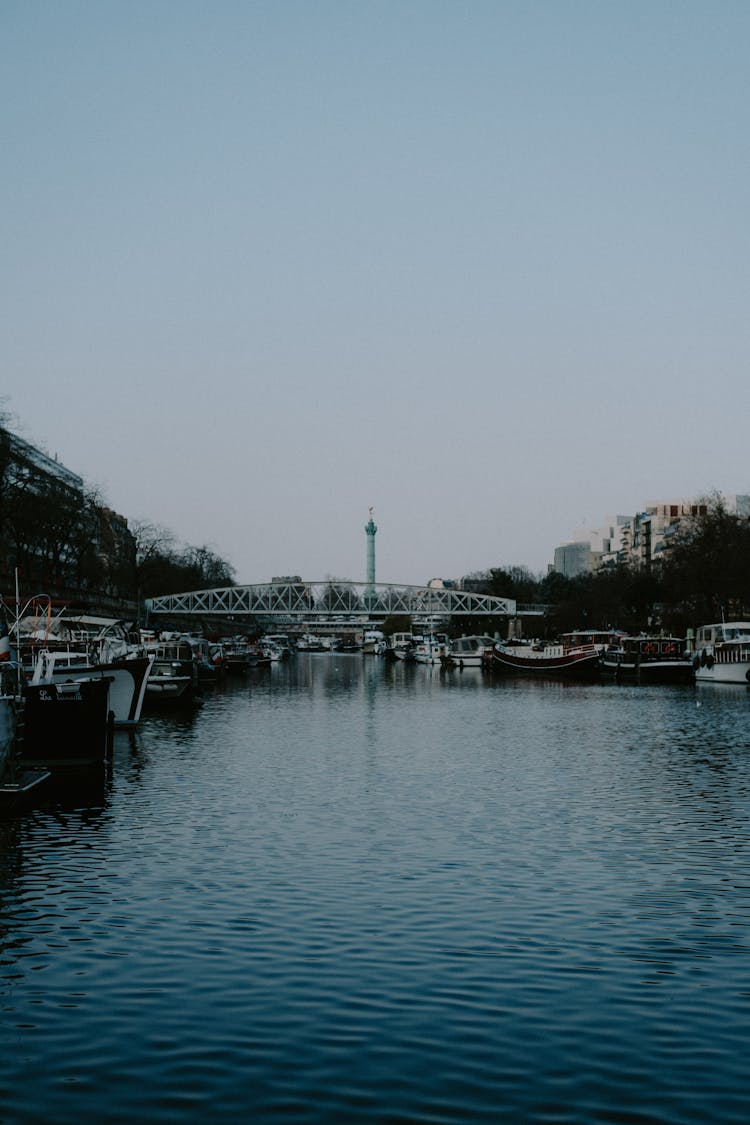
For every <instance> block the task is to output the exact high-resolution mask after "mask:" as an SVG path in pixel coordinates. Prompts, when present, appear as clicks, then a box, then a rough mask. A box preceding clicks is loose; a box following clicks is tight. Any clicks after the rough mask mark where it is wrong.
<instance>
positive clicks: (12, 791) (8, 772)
mask: <svg viewBox="0 0 750 1125" xmlns="http://www.w3.org/2000/svg"><path fill="white" fill-rule="evenodd" d="M19 719H20V721H19ZM22 719H23V700H22V698H21V697H20V696H19V695H17V694H16V692H15V690H8V691H6V690H4V689H3V687H2V685H0V808H4V807H7V806H13V805H15V804H17V803H18V802H20V801H21V800H22V799H23V798H24V797H26V795H27V794H29V793H30V792H31V791H32V790H34V789H36V788H37V786H39V785H41V784H42V782H44V781H46V780H47V778H48V777H50V771H49V770H48V769H45V768H43V767H38V768H36V769H34V768H30V767H24V766H23V764H22V763H21V761H20V753H19V749H20V748H19V740H18V737H17V734H18V730H19V726H22Z"/></svg>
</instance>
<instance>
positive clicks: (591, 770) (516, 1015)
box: [0, 654, 750, 1125]
mask: <svg viewBox="0 0 750 1125" xmlns="http://www.w3.org/2000/svg"><path fill="white" fill-rule="evenodd" d="M749 715H750V695H749V694H748V691H747V690H746V689H744V688H742V689H739V690H735V689H733V688H722V687H721V686H719V685H716V686H713V685H707V686H706V687H703V688H700V689H696V688H693V687H660V688H651V687H637V686H618V685H615V684H582V685H575V684H567V685H566V684H560V683H553V682H547V683H542V682H526V681H523V680H500V679H495V680H492V679H487V678H486V677H485V676H484V675H483V673H481V672H480V671H479V670H474V669H466V670H464V671H463V672H461V671H458V670H452V671H448V672H442V671H440V670H438V669H434V670H433V669H430V668H426V667H422V666H417V667H414V666H406V665H403V664H399V665H395V666H391V665H387V664H385V663H384V662H383V661H382V660H380V659H378V658H374V657H362V656H360V655H328V654H320V655H309V656H303V655H298V656H297V657H295V658H294V659H293V660H291V661H289V662H288V663H285V664H283V665H279V666H275V667H273V668H272V669H270V670H266V671H262V670H258V671H255V672H251V673H248V674H247V675H246V676H245V677H243V678H238V679H236V680H233V681H231V682H228V683H227V684H225V685H224V686H223V687H219V688H217V689H215V690H214V689H213V688H211V689H210V690H209V691H208V692H207V693H206V697H205V700H204V702H203V704H202V705H201V706H200V707H198V708H196V709H195V710H194V711H191V712H190V713H188V714H179V713H174V712H170V713H167V712H163V713H160V712H158V711H151V712H149V713H148V714H147V715H146V716H145V717H144V719H143V720H142V722H141V725H140V728H139V730H138V732H137V734H135V735H133V734H127V733H121V734H120V733H118V734H117V735H116V738H115V748H114V759H113V763H112V767H111V770H108V771H107V774H106V776H101V775H100V774H99V773H96V772H95V773H94V774H93V775H92V774H89V775H86V776H84V777H78V778H75V779H71V780H70V781H69V782H68V783H67V784H66V785H65V787H64V788H63V789H55V790H54V791H51V792H50V793H48V795H47V796H46V797H45V798H44V799H43V800H40V801H39V802H38V803H37V804H36V806H35V807H32V808H31V809H29V810H27V811H24V812H20V813H16V814H14V815H13V816H6V817H5V818H4V819H3V820H2V821H0V846H1V848H2V873H1V876H0V1005H1V1007H2V1024H1V1026H2V1049H1V1050H0V1122H2V1125H17V1123H18V1125H20V1123H23V1125H26V1123H32V1122H34V1123H37V1122H45V1123H47V1125H49V1123H54V1125H67V1123H70V1125H73V1123H75V1125H78V1123H80V1122H81V1121H92V1122H94V1121H95V1122H97V1125H114V1123H125V1122H128V1123H130V1122H133V1121H136V1120H137V1121H144V1122H153V1123H156V1125H161V1123H164V1125H166V1123H169V1125H174V1123H182V1122H197V1121H200V1122H206V1123H209V1125H221V1123H225V1122H246V1121H252V1122H261V1123H265V1122H274V1123H284V1125H286V1123H289V1125H292V1123H294V1125H299V1123H303V1125H304V1123H313V1122H314V1123H325V1125H352V1123H354V1125H358V1123H360V1122H362V1123H366V1122H372V1123H378V1125H386V1123H387V1125H407V1123H425V1125H427V1123H429V1125H454V1123H455V1125H459V1123H460V1125H463V1123H465V1122H471V1123H477V1122H487V1123H496V1122H503V1121H508V1122H556V1123H560V1122H570V1123H575V1125H582V1123H588V1122H591V1123H597V1125H599V1123H602V1122H607V1123H609V1122H611V1123H618V1125H622V1123H625V1125H629V1123H632V1125H636V1123H637V1125H648V1123H659V1125H673V1123H674V1125H677V1123H682V1122H685V1123H688V1122H711V1123H712V1125H715V1123H717V1122H721V1123H725V1122H737V1123H740V1122H741V1123H742V1125H746V1122H747V1121H748V1120H750V1083H749V1082H748V1058H747V1045H748V1033H749V1032H750V732H749V727H748V718H749Z"/></svg>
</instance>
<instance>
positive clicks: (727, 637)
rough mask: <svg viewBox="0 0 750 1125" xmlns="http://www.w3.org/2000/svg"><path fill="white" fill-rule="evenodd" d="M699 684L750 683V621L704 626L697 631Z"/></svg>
mask: <svg viewBox="0 0 750 1125" xmlns="http://www.w3.org/2000/svg"><path fill="white" fill-rule="evenodd" d="M693 668H694V670H695V680H696V683H715V684H747V683H750V621H722V622H721V623H719V624H715V625H701V626H700V628H699V629H697V630H696V634H695V652H694V653H693Z"/></svg>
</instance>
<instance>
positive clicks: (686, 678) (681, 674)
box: [601, 656, 693, 684]
mask: <svg viewBox="0 0 750 1125" xmlns="http://www.w3.org/2000/svg"><path fill="white" fill-rule="evenodd" d="M601 670H602V673H603V675H605V676H613V677H614V678H615V679H616V680H633V681H634V682H637V683H642V684H687V683H690V682H691V681H692V679H693V665H692V663H691V661H689V660H653V661H642V662H639V661H634V660H622V661H617V660H613V659H611V658H610V659H608V658H607V657H606V656H603V657H602V660H601Z"/></svg>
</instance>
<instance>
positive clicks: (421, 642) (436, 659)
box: [414, 633, 449, 664]
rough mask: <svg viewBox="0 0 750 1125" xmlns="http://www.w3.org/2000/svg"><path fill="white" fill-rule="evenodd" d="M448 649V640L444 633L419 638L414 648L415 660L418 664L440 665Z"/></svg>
mask: <svg viewBox="0 0 750 1125" xmlns="http://www.w3.org/2000/svg"><path fill="white" fill-rule="evenodd" d="M448 648H449V643H448V638H447V637H446V636H445V634H444V633H432V634H429V635H428V636H426V637H418V638H417V643H416V644H415V646H414V660H415V661H416V663H417V664H440V663H441V660H442V657H443V656H444V655H445V653H446V652H447V651H448Z"/></svg>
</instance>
